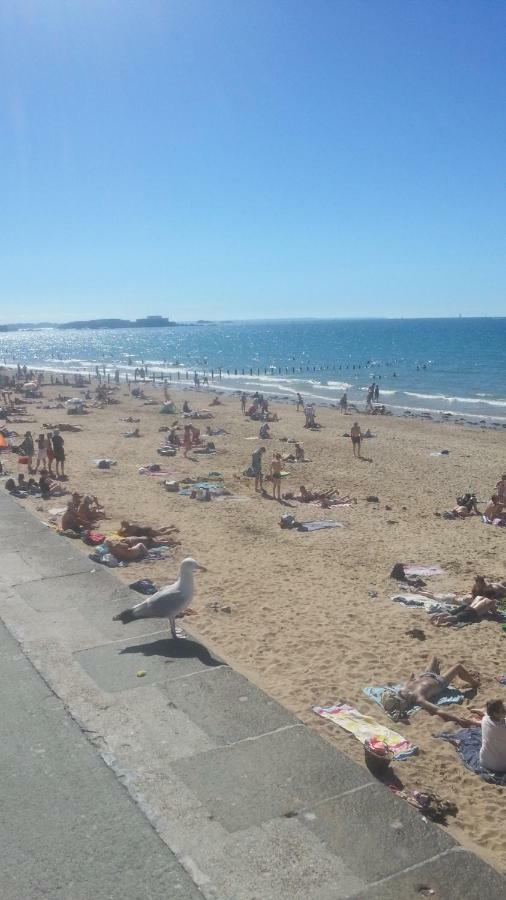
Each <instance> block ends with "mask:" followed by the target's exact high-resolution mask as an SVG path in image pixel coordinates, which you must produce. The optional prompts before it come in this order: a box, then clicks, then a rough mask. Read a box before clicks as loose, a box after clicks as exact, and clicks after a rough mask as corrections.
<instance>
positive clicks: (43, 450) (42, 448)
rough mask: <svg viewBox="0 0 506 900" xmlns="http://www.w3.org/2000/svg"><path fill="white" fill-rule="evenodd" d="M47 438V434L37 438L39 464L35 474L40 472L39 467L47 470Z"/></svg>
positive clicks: (36, 466)
mask: <svg viewBox="0 0 506 900" xmlns="http://www.w3.org/2000/svg"><path fill="white" fill-rule="evenodd" d="M46 442H47V438H46V435H45V434H39V436H38V438H37V463H36V465H35V469H34V472H37V471H38V468H39V465H41V464H42V468H43V469H45V468H46V465H47V443H46Z"/></svg>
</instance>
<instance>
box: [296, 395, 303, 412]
mask: <svg viewBox="0 0 506 900" xmlns="http://www.w3.org/2000/svg"><path fill="white" fill-rule="evenodd" d="M301 406H302V409H304V401H303V399H302V397H301V395H300V394H299V392H298V391H297V412H298V411H299V409H300V408H301Z"/></svg>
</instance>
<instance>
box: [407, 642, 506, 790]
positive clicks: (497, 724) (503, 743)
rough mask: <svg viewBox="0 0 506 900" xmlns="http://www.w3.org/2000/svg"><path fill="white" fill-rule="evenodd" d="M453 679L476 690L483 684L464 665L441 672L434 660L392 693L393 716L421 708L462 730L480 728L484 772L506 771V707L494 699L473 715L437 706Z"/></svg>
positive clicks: (499, 700)
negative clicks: (417, 707)
mask: <svg viewBox="0 0 506 900" xmlns="http://www.w3.org/2000/svg"><path fill="white" fill-rule="evenodd" d="M454 678H460V679H461V681H463V682H464V683H465V684H467V685H468V686H469V688H471V690H476V689H477V688H478V686H479V684H480V676H479V675H478V673H477V672H472V671H470V670H469V669H467V668H465V667H464V666H463V665H462V664H461V663H456V664H455V665H453V666H451V667H450V668H449V669H448V670H447V671H446V672H443V673H442V672H441V669H440V663H439V660H438V658H437V657H434V658H433V659H432V660H431V662H430V664H429V666H428V668H427V670H426V671H425V672H422V674H421V675H418V676H416V675H411V677H410V678H409V679H408V681H406V682H405V683H404V684H403V685H402V686H401V688H400V689H399V690H398V692H397V693H396V694H394V693H393V692H392V694H391V698H389V699H390V700H391V703H390V714H391V715H392V712H394V711H396V712H397V718H402V717H403V716H404V715H405V714H406V711H407V709H409V708H410V707H412V706H421V707H422V709H425V710H426V711H427V712H429V713H430V714H431V715H436V716H438V717H439V718H441V719H443V720H444V721H445V722H454V723H455V724H456V725H459V726H460V727H461V728H467V727H469V726H476V725H481V749H480V756H479V762H480V766H481V767H482V768H483V769H487V770H488V771H491V772H495V773H498V774H502V773H504V772H506V706H505V704H504V701H503V700H501V699H492V700H489V701H488V702H487V703H486V706H485V709H484V710H483V709H476V708H474V707H470V708H469V713H470V715H467V716H465V715H463V714H462V713H453V712H451V711H450V710H449V709H448V707H446V706H445V707H443V706H438V705H437V703H434V702H432V701H433V700H437V697H438V696H439V695H440V694H441V691H444V690H446V688H448V687H449V686H450V684H451V683H452V681H453V679H454Z"/></svg>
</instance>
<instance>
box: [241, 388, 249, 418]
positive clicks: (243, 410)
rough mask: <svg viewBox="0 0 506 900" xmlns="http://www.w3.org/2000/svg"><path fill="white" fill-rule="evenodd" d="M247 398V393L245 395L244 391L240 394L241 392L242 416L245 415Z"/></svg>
mask: <svg viewBox="0 0 506 900" xmlns="http://www.w3.org/2000/svg"><path fill="white" fill-rule="evenodd" d="M247 399H248V398H247V395H246V394H245V393H244V391H243V392H242V394H241V409H242V414H243V416H245V415H246V400H247Z"/></svg>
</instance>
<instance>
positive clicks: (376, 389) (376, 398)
mask: <svg viewBox="0 0 506 900" xmlns="http://www.w3.org/2000/svg"><path fill="white" fill-rule="evenodd" d="M379 398H380V388H379V384H375V385H374V402H375V403H378V402H379Z"/></svg>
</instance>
